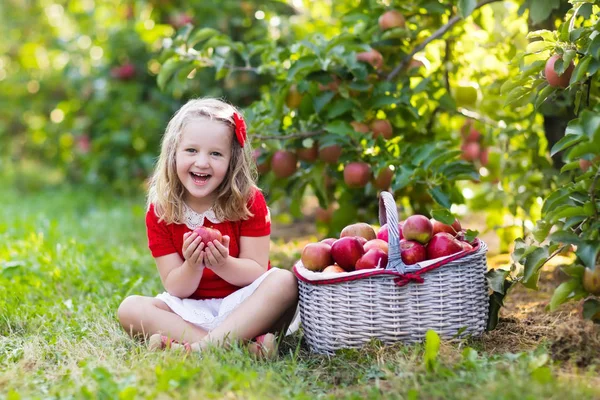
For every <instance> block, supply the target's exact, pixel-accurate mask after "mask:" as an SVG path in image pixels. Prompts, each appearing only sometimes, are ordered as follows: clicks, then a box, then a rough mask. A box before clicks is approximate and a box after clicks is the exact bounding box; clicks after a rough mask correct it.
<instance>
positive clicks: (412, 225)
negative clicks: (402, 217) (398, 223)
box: [402, 214, 433, 244]
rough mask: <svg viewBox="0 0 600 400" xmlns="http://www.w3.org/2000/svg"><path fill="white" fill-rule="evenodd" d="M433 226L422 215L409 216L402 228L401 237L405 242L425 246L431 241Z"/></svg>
mask: <svg viewBox="0 0 600 400" xmlns="http://www.w3.org/2000/svg"><path fill="white" fill-rule="evenodd" d="M432 233H433V226H432V225H431V221H430V220H429V218H427V217H426V216H424V215H418V214H417V215H411V216H410V217H408V218H406V221H404V225H403V226H402V235H403V236H404V239H406V240H416V241H417V242H419V243H422V244H425V243H427V242H428V241H429V239H431V235H432Z"/></svg>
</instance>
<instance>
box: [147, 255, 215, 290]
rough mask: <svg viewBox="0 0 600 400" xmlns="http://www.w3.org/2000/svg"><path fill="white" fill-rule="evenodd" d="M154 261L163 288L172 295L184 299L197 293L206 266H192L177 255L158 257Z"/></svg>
mask: <svg viewBox="0 0 600 400" xmlns="http://www.w3.org/2000/svg"><path fill="white" fill-rule="evenodd" d="M154 260H155V261H156V267H157V268H158V273H159V274H160V279H161V281H162V283H163V286H164V287H165V290H166V291H167V292H169V294H170V295H172V296H175V297H179V298H182V299H183V298H187V297H190V296H191V295H192V294H193V293H194V292H195V291H196V289H197V288H198V284H199V283H200V280H201V279H202V274H203V272H204V266H201V267H194V266H191V265H190V263H189V262H188V261H184V260H182V259H181V257H179V254H177V253H173V254H168V255H166V256H162V257H157V258H155V259H154Z"/></svg>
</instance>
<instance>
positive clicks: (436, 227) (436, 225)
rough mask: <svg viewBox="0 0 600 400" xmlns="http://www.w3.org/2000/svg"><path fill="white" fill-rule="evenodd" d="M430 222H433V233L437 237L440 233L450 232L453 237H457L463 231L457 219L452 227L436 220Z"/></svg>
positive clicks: (432, 219)
mask: <svg viewBox="0 0 600 400" xmlns="http://www.w3.org/2000/svg"><path fill="white" fill-rule="evenodd" d="M430 221H431V226H432V227H433V231H432V233H431V234H432V235H435V234H436V233H440V232H448V233H449V234H451V235H452V236H456V235H457V234H458V232H460V231H461V230H462V227H461V226H460V222H459V221H458V219H456V218H455V219H454V222H453V223H452V225H447V224H444V223H443V222H440V221H438V220H436V219H434V218H431V219H430Z"/></svg>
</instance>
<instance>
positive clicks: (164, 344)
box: [148, 333, 192, 352]
mask: <svg viewBox="0 0 600 400" xmlns="http://www.w3.org/2000/svg"><path fill="white" fill-rule="evenodd" d="M148 349H149V350H150V351H158V350H165V349H169V350H175V351H185V352H190V351H191V350H192V349H191V347H190V345H189V344H188V343H183V344H181V343H178V342H177V341H175V340H173V339H171V338H170V337H168V336H164V335H161V334H160V333H155V334H154V335H152V336H150V339H149V340H148Z"/></svg>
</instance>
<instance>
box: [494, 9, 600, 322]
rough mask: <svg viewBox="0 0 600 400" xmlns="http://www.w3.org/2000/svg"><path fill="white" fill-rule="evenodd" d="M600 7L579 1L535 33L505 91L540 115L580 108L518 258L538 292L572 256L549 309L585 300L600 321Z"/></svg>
mask: <svg viewBox="0 0 600 400" xmlns="http://www.w3.org/2000/svg"><path fill="white" fill-rule="evenodd" d="M599 11H600V2H599V1H572V8H571V9H570V10H569V11H568V12H567V14H566V17H565V18H564V20H563V21H561V24H560V25H559V26H558V28H557V29H556V30H539V31H535V32H531V33H530V34H529V39H530V43H529V45H528V46H527V49H526V51H525V52H524V53H523V54H521V55H519V57H518V64H519V66H520V68H521V71H522V73H521V74H520V75H519V76H517V77H515V78H514V79H512V80H511V81H509V82H507V83H506V84H505V92H506V93H507V95H508V100H509V102H514V104H533V105H534V106H535V107H536V109H538V110H540V109H543V108H544V107H546V106H547V105H548V104H550V105H552V104H553V103H556V102H560V103H562V104H564V105H567V106H569V107H571V108H572V109H573V113H574V117H573V119H572V120H570V121H569V123H568V125H567V127H566V130H565V132H564V136H563V137H562V139H560V140H559V141H558V142H557V143H556V144H555V145H554V146H553V147H552V149H551V151H552V154H553V155H556V154H558V155H560V156H561V157H562V160H563V161H564V165H563V166H562V168H561V169H560V172H559V174H557V176H556V177H555V180H554V181H553V184H552V187H551V189H552V190H551V192H550V193H549V194H548V195H547V196H545V198H544V200H543V205H542V207H541V214H540V219H539V220H538V221H537V223H536V226H535V229H534V231H533V233H532V235H530V236H526V237H525V238H523V239H519V240H517V242H516V246H515V250H514V253H513V255H512V256H513V259H514V260H515V262H517V263H518V266H519V267H520V269H519V272H520V274H519V276H518V280H519V281H520V282H521V283H522V284H523V285H525V286H526V287H528V288H532V289H536V288H537V283H538V279H539V276H540V272H541V270H542V267H543V266H544V265H545V264H546V263H547V262H548V260H550V259H551V258H553V257H555V256H556V255H557V254H560V253H561V252H563V251H564V250H565V249H567V250H568V249H574V250H575V257H574V259H573V261H572V263H571V264H570V265H568V266H565V267H563V268H562V269H563V270H564V272H566V274H567V275H568V276H569V277H570V279H569V280H567V281H566V282H563V283H562V284H560V286H558V287H557V288H556V290H555V292H554V295H553V297H552V300H551V301H550V304H549V309H550V310H555V309H556V308H557V307H558V306H559V305H560V304H562V303H564V302H566V301H569V300H581V299H585V300H584V301H583V305H582V310H583V316H584V317H586V318H592V319H595V320H596V321H598V320H599V316H600V314H599V313H600V301H599V299H598V298H597V297H596V296H598V295H600V265H599V264H600V261H599V254H600V212H599V210H600V199H599V198H600V182H599V179H600V169H599V166H600V101H599V100H600V96H599V95H600V91H599V83H600V79H599V77H600V75H599V74H598V71H599V69H600V28H599V24H598V22H599V18H598V12H599Z"/></svg>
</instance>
